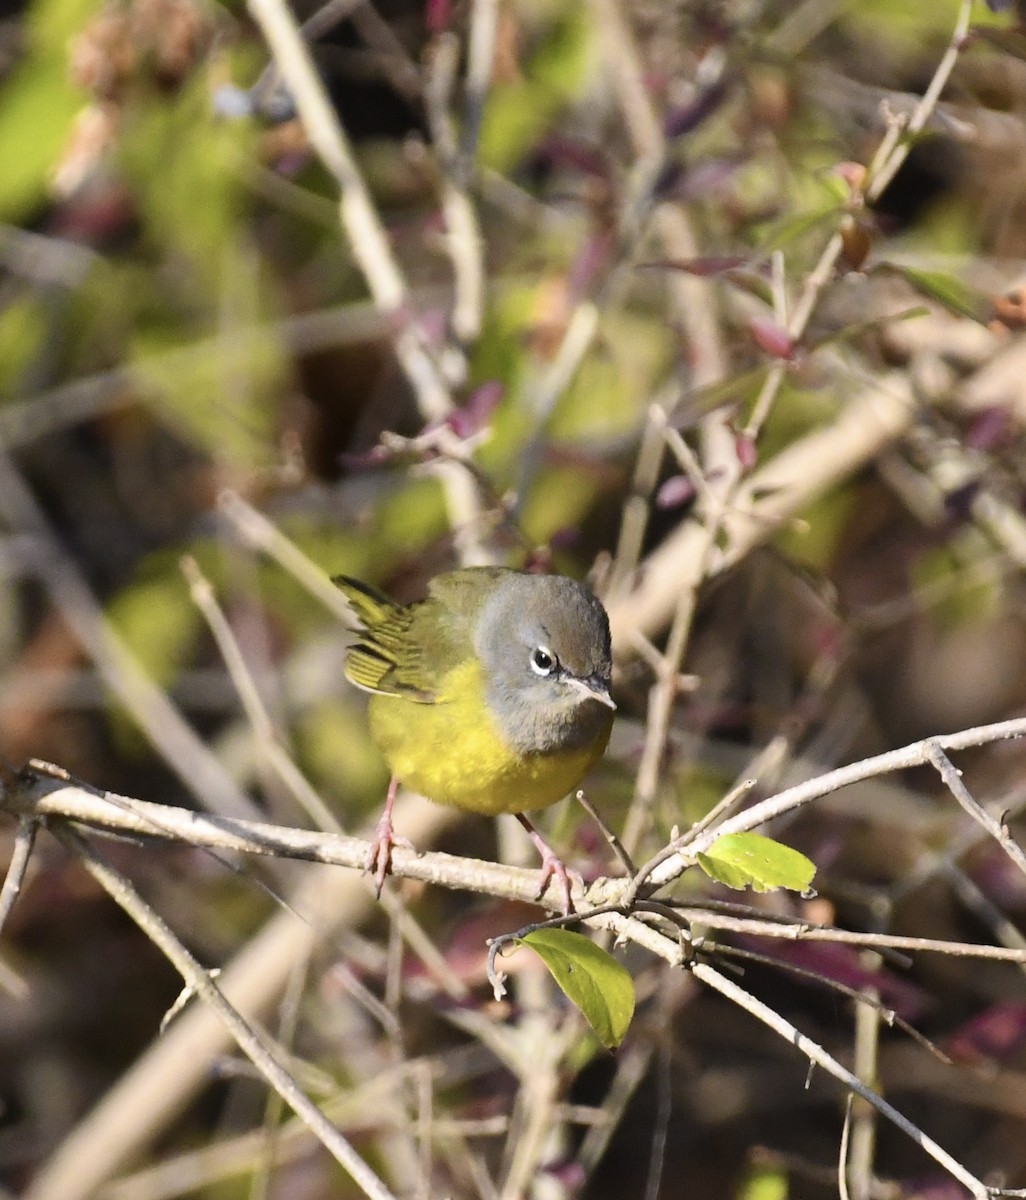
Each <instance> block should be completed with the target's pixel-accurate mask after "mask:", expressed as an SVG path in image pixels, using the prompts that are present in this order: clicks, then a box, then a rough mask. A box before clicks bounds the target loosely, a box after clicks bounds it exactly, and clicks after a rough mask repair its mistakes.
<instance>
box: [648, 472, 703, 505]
mask: <svg viewBox="0 0 1026 1200" xmlns="http://www.w3.org/2000/svg"><path fill="white" fill-rule="evenodd" d="M694 497H695V485H694V484H693V483H692V482H691V480H690V479H688V477H687V476H686V475H671V476H670V478H669V479H666V480H664V481H663V483H662V484H660V486H659V490H658V491H657V492H656V496H655V506H656V508H679V507H680V506H681V505H682V504H686V503H687V502H688V501H689V500H693V499H694Z"/></svg>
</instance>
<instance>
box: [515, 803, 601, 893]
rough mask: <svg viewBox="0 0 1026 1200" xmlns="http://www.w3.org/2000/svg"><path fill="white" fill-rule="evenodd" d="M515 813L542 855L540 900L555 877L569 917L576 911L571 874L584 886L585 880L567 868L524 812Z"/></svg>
mask: <svg viewBox="0 0 1026 1200" xmlns="http://www.w3.org/2000/svg"><path fill="white" fill-rule="evenodd" d="M515 815H516V818H517V820H518V821H519V822H520V824H521V825H523V827H524V828H525V829H526V830H527V834H528V836H529V837H530V839H531V841H532V842H534V844H535V846H536V847H537V849H538V853H539V854H540V855H541V860H542V870H541V886H540V887H539V888H538V899H539V900H540V899H541V898H542V896H544V895H545V890H546V888H548V886H549V880H551V879H554V880H555V881H556V883H557V885H558V886H559V890H560V893H561V895H562V898H563V916H564V917H568V916H569V915H570V914H571V913H572V912H574V911H575V909H574V902H573V900H572V899H571V897H570V889H571V874H572V875H573V879H574V880H575V881H576V882H577V883H580V884H581V886H582V887H583V886H584V882H583V880H582V879H581V877H580V875H578V874H577V872H576V871H573V872H570V871H568V870H567V867H566V863H564V862H563V860H562V859H561V858H560V857H559V855H558V854H557V853H556V852H555V850H553V849H552V847H551V846H550V845H549V844H548V842H547V841H546V840H545V839H544V838H543V837H542V835H541V834H540V833H539V832H538V830H537V829H535V827H534V826H533V825H532V824H531V822H530V821H529V820H528V819H527V817H525V816H524V814H523V813H516V814H515Z"/></svg>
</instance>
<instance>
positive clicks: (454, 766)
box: [370, 659, 609, 816]
mask: <svg viewBox="0 0 1026 1200" xmlns="http://www.w3.org/2000/svg"><path fill="white" fill-rule="evenodd" d="M439 697H440V698H439V700H438V701H437V702H436V703H433V704H418V703H416V702H414V701H412V700H407V699H405V698H404V697H402V696H390V695H382V694H375V695H373V696H371V699H370V722H371V733H372V734H373V736H374V740H375V741H376V742H377V744H378V746H379V747H380V748H381V752H382V754H384V756H385V759H386V761H387V762H388V765H389V767H390V768H391V769H392V773H393V774H394V775H395V776H396V777H397V778H398V779H399V780H400V782H401V783H403V784H404V785H405V786H406V787H408V788H411V789H412V790H413V791H415V792H420V794H421V795H423V796H427V797H428V799H429V800H434V801H435V802H436V803H438V804H451V805H455V807H457V808H464V809H468V810H469V811H471V812H477V813H484V814H486V815H489V816H494V815H496V814H497V813H503V812H523V811H525V810H530V809H534V808H545V807H546V806H547V805H549V804H555V802H556V801H557V800H561V799H562V798H563V797H564V796H565V795H566V794H567V793H568V792H570V791H571V790H572V789H573V788H575V787H576V786H577V785H578V784H579V783H580V782H581V780H582V779H583V778H584V776H585V775H586V774H587V773H588V771H589V769H590V768H591V767H592V765H593V764H594V763H595V762H596V761H597V760H598V759H599V758H601V757H602V754H603V753H604V751H605V748H606V743H607V742H608V741H609V732H608V730H606V731H605V732H604V733H603V735H602V736H601V737H599V738H598V739H597V740H596V741H595V743H594V744H593V745H591V746H587V747H584V748H583V749H580V748H578V749H574V750H568V751H556V752H553V753H549V754H520V753H518V752H516V751H515V750H513V749H511V748H510V747H508V746H507V745H506V744H505V742H504V741H503V739H502V738H501V737H500V736H499V732H498V730H497V729H496V727H495V725H494V723H493V721H492V718H491V716H490V714H489V712H488V708H487V705H486V704H485V693H484V681H483V677H482V671H481V667H480V664H479V663H477V662H476V661H475V660H473V659H472V660H471V661H470V662H468V663H464V664H463V665H461V666H459V667H457V668H456V669H455V670H454V671H451V672H450V673H449V675H448V676H447V677H446V678H445V680H444V681H443V684H442V687H441V688H440V689H439Z"/></svg>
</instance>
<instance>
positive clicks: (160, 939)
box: [52, 823, 395, 1200]
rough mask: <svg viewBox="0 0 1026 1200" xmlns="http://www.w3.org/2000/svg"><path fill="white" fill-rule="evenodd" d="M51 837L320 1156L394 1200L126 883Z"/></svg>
mask: <svg viewBox="0 0 1026 1200" xmlns="http://www.w3.org/2000/svg"><path fill="white" fill-rule="evenodd" d="M52 832H53V834H54V836H55V837H56V838H57V839H58V840H59V841H60V842H62V843H63V844H64V845H65V846H66V847H67V848H68V850H70V851H71V852H72V853H73V854H75V855H76V856H77V857H78V858H80V859H81V860H82V861H83V862H84V863H85V865H86V868H87V869H88V871H89V873H90V874H91V875H92V876H93V878H94V879H95V880H96V881H97V882H98V883H99V884H100V886H101V887H102V888H103V889H104V891H106V892H107V894H108V895H109V896H110V897H111V899H113V900H114V901H115V902H116V903H117V904H118V906H119V907H120V908H122V909H123V910H124V911H125V912H126V913H127V914H128V915H129V916H130V917H131V918H132V920H133V921H135V923H136V924H137V925H138V926H139V928H140V929H141V930H142V931H143V933H145V934H146V936H147V937H148V938H149V939H150V940H151V941H152V942H153V943H154V944H155V945H156V946H157V947H158V948H159V949H160V951H161V952H162V953H163V954H164V956H165V957H166V958H167V959H168V961H169V962H171V963H172V964H173V966H174V967H175V969H176V970H177V971H178V972H179V974H180V975H181V976H182V978H183V979H184V980H185V982H186V984H187V985H188V986H189V987H190V988H191V989H192V990H193V991H194V992H195V994H196V995H197V996H198V997H199V998H200V999H201V1000H202V1001H203V1002H204V1003H205V1004H207V1005H209V1006H210V1007H211V1008H212V1009H213V1010H214V1012H215V1013H216V1014H217V1016H218V1018H219V1019H220V1020H221V1021H222V1022H223V1024H224V1025H225V1026H226V1027H227V1028H228V1030H229V1031H230V1033H231V1035H232V1037H233V1038H234V1040H235V1041H236V1043H237V1044H238V1046H239V1048H240V1049H241V1050H242V1051H243V1052H244V1053H245V1054H246V1055H247V1056H248V1057H249V1059H250V1061H251V1062H252V1063H253V1065H254V1066H255V1067H256V1068H257V1070H258V1071H259V1072H260V1074H261V1075H263V1077H264V1078H265V1079H266V1080H267V1082H268V1083H269V1084H270V1085H271V1087H273V1088H274V1090H275V1091H276V1092H277V1093H278V1094H279V1095H280V1096H281V1098H282V1099H283V1100H284V1101H285V1103H286V1104H287V1105H288V1106H289V1107H290V1108H291V1109H292V1111H293V1112H294V1113H295V1114H296V1115H297V1116H298V1117H300V1118H301V1119H302V1120H303V1121H305V1123H306V1124H307V1126H308V1127H309V1128H310V1129H311V1131H312V1132H313V1133H314V1134H315V1135H316V1137H317V1140H318V1141H319V1142H320V1143H321V1145H322V1146H324V1148H325V1150H327V1151H328V1153H329V1154H330V1155H331V1156H332V1157H333V1158H334V1159H335V1161H336V1162H338V1163H339V1164H340V1165H341V1166H342V1167H344V1168H345V1170H346V1171H347V1172H348V1173H349V1175H350V1177H351V1178H352V1179H353V1181H354V1182H355V1183H356V1184H357V1186H358V1187H359V1188H360V1190H361V1191H362V1192H363V1194H364V1195H365V1196H367V1197H369V1198H370V1200H395V1197H394V1196H393V1195H392V1193H391V1192H390V1191H389V1190H388V1188H387V1187H385V1185H384V1183H382V1181H381V1180H380V1179H379V1178H378V1176H377V1175H375V1174H374V1172H373V1171H372V1170H371V1169H370V1167H368V1166H367V1164H366V1163H365V1162H364V1161H363V1159H362V1158H360V1156H359V1155H358V1154H357V1153H356V1151H355V1150H354V1149H353V1148H352V1146H351V1145H350V1144H349V1142H348V1141H347V1140H346V1138H344V1137H343V1136H342V1134H341V1133H339V1131H338V1130H337V1129H336V1128H335V1126H334V1125H333V1124H332V1123H331V1122H330V1121H329V1120H328V1119H327V1117H325V1116H324V1114H323V1113H322V1112H321V1110H320V1109H319V1108H318V1107H317V1105H316V1104H314V1103H313V1102H312V1101H311V1100H310V1099H309V1098H308V1097H307V1096H306V1095H305V1094H304V1093H303V1092H302V1091H301V1090H300V1088H299V1086H298V1085H297V1083H296V1081H295V1079H294V1078H293V1076H292V1075H291V1074H290V1073H289V1072H288V1071H287V1070H286V1069H285V1068H284V1067H283V1066H282V1065H281V1063H280V1062H279V1061H278V1059H277V1058H276V1056H275V1054H274V1051H273V1050H272V1049H271V1047H270V1045H269V1044H268V1043H267V1042H266V1041H265V1040H264V1038H263V1037H262V1035H261V1034H259V1033H258V1032H257V1030H256V1029H255V1028H254V1027H253V1026H252V1025H250V1024H249V1023H248V1022H247V1021H246V1020H245V1018H244V1017H243V1016H242V1014H241V1013H239V1012H238V1010H237V1009H235V1008H234V1007H233V1006H232V1005H231V1004H230V1003H229V1002H228V1001H227V1000H226V999H225V996H224V993H223V992H222V991H221V989H220V988H219V987H218V985H217V984H216V983H215V982H214V980H213V978H212V977H211V974H210V972H209V971H207V970H205V969H204V968H203V967H202V966H201V965H200V964H199V962H198V961H197V960H196V959H195V958H193V956H192V955H191V954H190V953H189V951H188V950H186V948H185V947H184V946H183V945H182V943H181V942H180V941H179V940H178V938H177V937H175V935H174V934H173V933H172V932H171V929H170V928H169V927H168V926H167V925H166V924H165V923H164V921H163V920H161V918H160V917H159V916H158V915H157V914H156V913H155V912H154V911H153V909H151V908H150V907H149V905H148V904H146V903H145V902H144V901H143V899H142V897H141V896H140V895H139V893H138V892H136V890H135V889H134V888H133V887H132V885H131V884H130V883H129V882H128V880H127V879H125V877H124V876H123V875H121V874H119V873H118V872H117V871H115V870H114V869H113V868H112V867H111V866H110V865H109V864H108V863H106V862H105V861H104V860H103V859H102V858H100V856H99V855H98V854H97V853H96V851H95V850H94V849H93V848H92V847H91V846H90V845H89V843H88V841H86V839H85V838H83V837H82V836H81V835H80V834H78V833H75V832H74V831H73V830H72V829H71V827H70V826H69V825H67V824H65V823H58V824H56V825H54V826H53V829H52Z"/></svg>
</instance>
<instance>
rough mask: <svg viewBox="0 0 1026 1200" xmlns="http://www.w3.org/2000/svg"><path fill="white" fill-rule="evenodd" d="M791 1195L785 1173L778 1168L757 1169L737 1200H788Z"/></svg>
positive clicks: (748, 1178) (741, 1189)
mask: <svg viewBox="0 0 1026 1200" xmlns="http://www.w3.org/2000/svg"><path fill="white" fill-rule="evenodd" d="M789 1195H790V1188H789V1186H788V1180H787V1175H786V1174H785V1173H784V1172H783V1171H781V1170H780V1169H779V1168H777V1167H756V1168H755V1169H754V1170H753V1171H751V1172H749V1174H748V1176H747V1178H746V1179H745V1181H744V1183H742V1185H741V1187H740V1188H739V1190H738V1193H737V1200H787V1197H788V1196H789Z"/></svg>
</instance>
